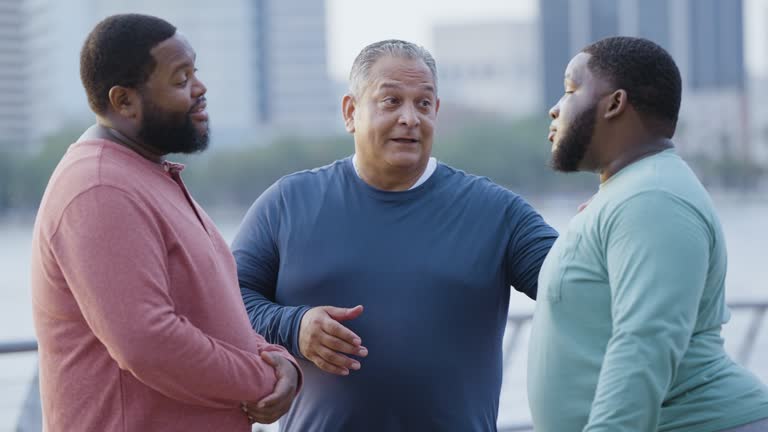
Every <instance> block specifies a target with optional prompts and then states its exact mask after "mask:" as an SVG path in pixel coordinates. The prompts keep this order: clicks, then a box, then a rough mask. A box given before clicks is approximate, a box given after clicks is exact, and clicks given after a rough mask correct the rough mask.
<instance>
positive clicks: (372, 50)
mask: <svg viewBox="0 0 768 432" xmlns="http://www.w3.org/2000/svg"><path fill="white" fill-rule="evenodd" d="M387 56H389V57H401V58H407V59H418V60H422V61H423V62H424V64H426V65H427V67H428V68H429V71H430V72H431V73H432V81H433V82H434V84H435V93H437V65H436V64H435V59H434V57H432V54H430V53H429V51H427V49H426V48H424V47H423V46H421V45H416V44H415V43H412V42H407V41H404V40H399V39H387V40H383V41H379V42H374V43H372V44H370V45H368V46H367V47H365V48H363V50H362V51H360V54H358V55H357V57H356V58H355V61H354V62H353V63H352V70H351V71H350V72H349V91H350V92H351V93H352V94H353V95H355V96H360V95H361V94H362V91H363V89H364V88H365V85H366V84H368V79H369V78H370V72H371V67H373V64H374V63H376V61H377V60H379V59H380V58H382V57H387Z"/></svg>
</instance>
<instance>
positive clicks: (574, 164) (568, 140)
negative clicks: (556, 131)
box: [550, 104, 597, 172]
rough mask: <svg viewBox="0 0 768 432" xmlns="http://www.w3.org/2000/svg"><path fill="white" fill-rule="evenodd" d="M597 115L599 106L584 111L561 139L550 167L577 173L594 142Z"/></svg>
mask: <svg viewBox="0 0 768 432" xmlns="http://www.w3.org/2000/svg"><path fill="white" fill-rule="evenodd" d="M596 115H597V104H595V105H593V106H592V107H591V108H588V109H586V110H584V111H582V112H581V113H580V114H579V115H578V116H577V117H576V119H574V121H573V123H571V126H570V127H569V128H568V130H567V132H566V134H565V135H564V136H563V137H562V138H561V139H560V142H559V144H558V146H557V148H556V149H555V151H554V152H553V153H552V160H551V162H550V165H551V166H552V168H553V169H555V170H556V171H560V172H576V171H578V170H579V165H580V164H581V162H582V160H584V155H586V154H587V150H588V149H589V143H590V142H591V141H592V135H593V134H594V132H595V117H596Z"/></svg>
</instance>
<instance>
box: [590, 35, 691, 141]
mask: <svg viewBox="0 0 768 432" xmlns="http://www.w3.org/2000/svg"><path fill="white" fill-rule="evenodd" d="M582 52H585V53H587V54H590V55H591V56H592V57H591V58H590V59H589V62H588V66H589V69H590V70H591V71H592V72H593V73H595V74H597V75H599V76H600V77H602V78H605V79H607V80H609V81H611V83H612V84H613V85H614V86H615V88H616V89H624V90H625V91H626V92H627V96H628V99H629V103H630V104H632V106H633V107H634V108H635V109H636V110H637V111H638V112H640V113H641V114H644V115H645V116H648V117H651V118H652V119H654V120H656V123H657V124H659V123H658V122H659V121H660V122H661V123H660V126H661V128H662V129H663V130H661V131H659V132H660V133H662V134H663V135H665V136H667V137H668V138H671V137H672V135H674V133H675V128H676V126H677V118H678V115H679V112H680V98H681V94H682V79H681V77H680V70H679V69H678V68H677V65H676V64H675V61H674V60H673V59H672V56H670V55H669V53H668V52H667V51H666V50H665V49H664V48H662V47H660V46H659V45H657V44H656V43H654V42H652V41H649V40H648V39H643V38H634V37H625V36H618V37H609V38H606V39H602V40H599V41H597V42H595V43H593V44H592V45H589V46H588V47H586V48H584V49H583V50H582Z"/></svg>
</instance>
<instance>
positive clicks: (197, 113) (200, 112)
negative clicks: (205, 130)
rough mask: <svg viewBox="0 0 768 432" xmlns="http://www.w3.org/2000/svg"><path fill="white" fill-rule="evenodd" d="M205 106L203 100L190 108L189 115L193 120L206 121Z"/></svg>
mask: <svg viewBox="0 0 768 432" xmlns="http://www.w3.org/2000/svg"><path fill="white" fill-rule="evenodd" d="M207 106H208V104H207V103H206V102H205V101H204V100H203V101H202V102H200V103H198V104H197V105H195V106H194V107H193V108H192V110H191V111H190V112H189V116H190V117H192V119H193V120H197V121H208V111H206V110H205V108H206V107H207Z"/></svg>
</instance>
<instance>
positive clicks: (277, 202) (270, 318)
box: [232, 183, 310, 358]
mask: <svg viewBox="0 0 768 432" xmlns="http://www.w3.org/2000/svg"><path fill="white" fill-rule="evenodd" d="M281 205H282V197H281V195H280V187H279V183H275V184H274V185H272V186H271V187H270V188H269V189H267V190H266V191H264V193H263V194H262V195H261V196H260V197H259V198H258V199H257V200H256V202H255V203H253V205H252V206H251V208H250V209H249V210H248V213H247V214H246V215H245V219H243V222H242V223H241V224H240V229H239V230H238V232H237V234H236V235H235V239H234V240H233V242H232V253H233V255H234V256H235V261H236V262H237V278H238V280H239V281H240V294H241V295H242V297H243V303H245V309H246V311H247V312H248V318H249V319H250V321H251V327H253V329H254V330H256V332H257V333H259V334H261V335H263V336H264V338H265V339H266V340H267V341H268V342H270V343H274V344H278V345H282V346H283V347H285V348H286V349H288V351H289V352H290V353H291V354H293V355H294V356H296V357H299V358H303V356H302V354H301V350H300V349H299V330H300V327H301V319H302V318H303V317H304V314H305V313H306V312H307V311H308V310H309V309H310V307H309V306H283V305H280V304H277V303H276V302H275V289H276V287H277V274H278V271H279V267H280V252H279V250H278V244H277V242H278V240H277V239H278V231H279V227H280V216H281Z"/></svg>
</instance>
